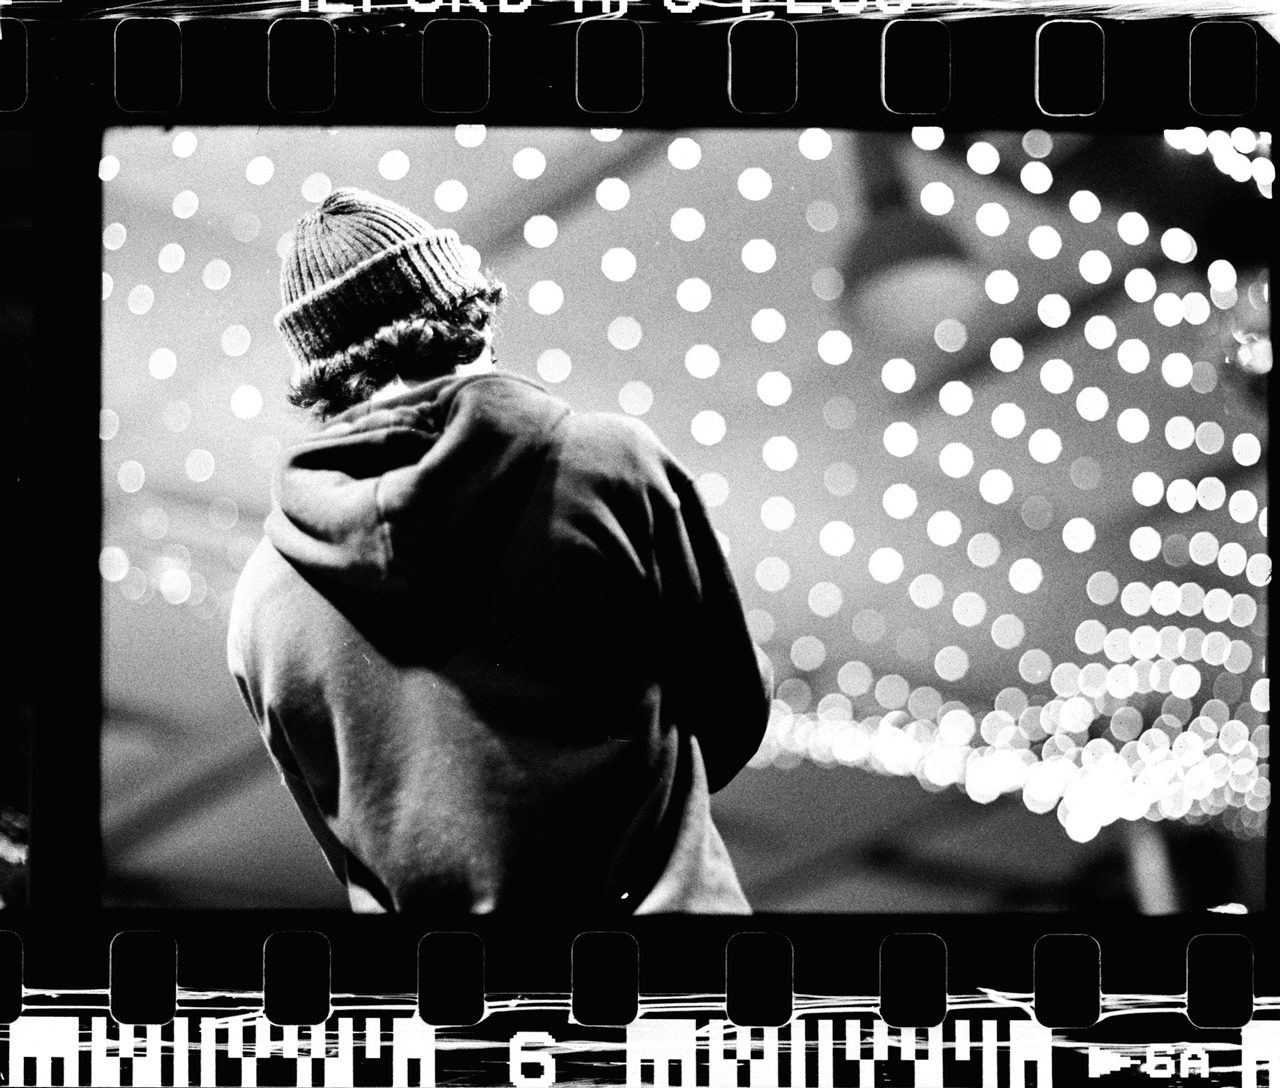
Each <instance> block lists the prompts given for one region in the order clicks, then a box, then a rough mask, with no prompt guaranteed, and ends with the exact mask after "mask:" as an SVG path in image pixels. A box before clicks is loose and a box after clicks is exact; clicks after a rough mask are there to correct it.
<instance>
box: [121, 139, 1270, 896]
mask: <svg viewBox="0 0 1280 1088" xmlns="http://www.w3.org/2000/svg"><path fill="white" fill-rule="evenodd" d="M100 177H101V179H102V183H103V207H104V211H103V228H104V229H103V237H102V241H103V276H102V295H103V302H102V306H103V353H104V354H103V365H102V411H101V417H100V437H101V440H102V443H103V445H102V450H103V455H102V466H103V495H104V527H103V541H102V545H103V547H102V551H101V557H100V568H101V573H102V579H103V581H102V591H103V608H102V617H103V624H104V631H103V634H104V673H103V688H104V700H105V706H106V720H105V721H104V766H103V814H102V815H103V835H104V846H105V854H106V872H105V874H104V877H105V895H106V902H107V904H108V905H113V906H124V905H142V906H166V907H173V906H191V907H237V906H242V907H274V906H280V907H284V906H317V907H341V906H343V905H344V898H343V896H342V895H340V887H339V885H338V883H337V882H336V881H335V880H334V879H333V878H332V877H331V876H330V874H329V873H328V871H327V869H326V868H325V866H324V863H323V861H322V859H321V855H320V852H319V849H318V848H317V847H316V846H315V845H314V844H313V842H312V840H311V837H310V835H309V834H308V832H307V831H306V829H305V827H304V826H303V823H302V821H301V819H300V817H298V816H297V814H296V813H295V811H294V809H293V807H292V804H291V802H290V800H289V798H288V795H287V794H286V792H285V790H284V789H283V788H282V787H281V785H280V783H279V781H278V779H277V777H276V775H275V772H274V770H273V768H272V767H271V765H270V762H269V760H268V758H267V756H266V754H265V751H264V750H263V748H262V745H261V742H260V741H259V739H258V736H257V733H256V730H255V729H254V726H253V724H252V722H251V720H250V718H249V716H248V714H247V712H246V711H245V710H244V708H243V707H242V706H241V704H240V702H239V698H238V695H237V693H236V690H235V687H234V685H233V683H232V682H231V680H230V678H229V677H228V675H227V673H226V668H225V664H224V649H223V644H224V636H225V625H226V619H227V611H228V607H229V603H230V599H231V593H232V589H233V586H234V584H235V579H236V577H237V575H238V573H239V570H240V568H241V566H242V565H243V563H244V561H245V560H246V558H247V557H248V554H249V552H250V551H251V550H252V549H253V547H254V545H255V544H256V542H257V539H258V537H259V534H260V531H261V523H262V520H263V518H264V516H265V514H266V511H267V509H268V503H269V487H270V475H271V469H272V466H273V463H274V462H275V460H276V459H277V457H278V456H279V454H280V452H281V451H282V450H283V449H284V448H285V447H286V446H287V445H289V444H290V443H291V442H293V441H295V440H297V439H299V438H300V437H302V436H303V435H305V434H306V433H307V431H308V429H309V426H310V425H309V424H308V423H307V422H306V421H305V420H304V419H302V418H300V417H299V416H298V415H297V414H296V413H295V412H294V411H293V410H292V409H289V408H288V406H287V405H286V404H285V403H284V400H283V394H284V390H285V385H286V381H287V378H288V375H289V372H290V367H291V363H290V360H289V358H288V355H287V352H286V350H285V348H284V347H283V345H282V343H281V342H280V341H279V339H278V337H277V335H276V333H275V331H274V329H273V326H272V317H273V315H274V313H275V311H276V310H277V308H278V291H277V270H278V266H279V253H280V251H281V250H280V247H281V243H282V240H283V238H284V237H285V236H286V235H287V231H288V230H289V228H290V226H291V224H292V223H293V222H294V221H295V220H296V218H297V217H298V216H299V215H300V214H302V213H303V212H305V211H306V210H307V209H308V208H310V207H312V206H314V204H315V203H317V202H319V201H320V200H322V199H323V198H324V197H325V195H326V194H327V193H328V192H329V191H330V190H331V188H333V187H334V186H337V185H360V186H363V187H365V188H369V189H373V190H375V191H377V192H379V193H382V194H384V195H386V196H389V197H391V198H393V199H396V200H399V201H401V202H403V203H405V204H407V205H409V206H410V207H412V208H414V209H415V210H417V211H418V212H419V213H420V214H422V215H424V216H425V217H426V218H428V219H430V220H431V221H432V222H433V223H434V224H436V225H441V226H449V227H453V228H455V229H457V230H458V231H459V233H460V234H461V236H462V238H463V240H464V242H466V243H468V245H469V246H470V247H472V249H471V254H470V255H471V257H472V258H473V259H474V260H475V261H476V262H478V263H482V264H483V265H485V266H487V267H490V268H492V269H493V270H494V272H495V273H496V274H497V275H498V276H499V277H500V278H501V279H502V280H504V281H505V282H506V283H507V285H508V286H509V288H510V289H511V299H510V301H509V302H508V304H507V306H506V308H505V310H504V312H503V314H502V316H501V321H500V325H499V334H498V340H497V345H496V351H497V356H498V359H499V363H500V365H502V366H504V367H506V368H508V369H510V370H512V371H514V372H517V373H520V374H523V375H526V376H528V377H531V378H533V379H535V380H537V381H539V382H541V383H542V384H544V385H545V386H546V387H548V388H549V389H550V390H552V391H553V392H555V393H556V394H558V395H562V396H563V397H565V398H566V399H567V400H568V401H570V402H571V403H572V404H573V405H574V406H575V407H577V408H579V409H604V410H609V411H615V412H625V413H628V414H631V415H633V416H638V417H640V418H642V419H644V420H645V421H646V422H647V423H648V424H649V425H650V426H651V427H652V428H653V429H654V431H655V432H656V433H657V434H658V436H659V437H660V438H661V439H662V441H663V442H664V443H665V444H666V445H667V446H668V447H669V448H670V449H671V450H672V451H673V452H674V453H675V455H676V456H677V457H678V458H679V459H680V460H681V461H682V462H683V463H684V464H685V466H686V467H687V468H688V469H689V471H690V472H691V473H692V474H693V475H694V476H695V478H696V479H697V480H698V484H699V488H700V490H701V492H702V494H703V496H704V497H705V499H706V501H707V503H708V505H709V507H710V508H711V511H712V516H713V518H714V520H715V523H716V525H717V526H718V528H719V531H720V536H721V541H722V544H723V546H724V548H725V550H726V552H727V554H728V556H729V560H730V563H731V565H732V567H733V569H734V571H735V574H736V577H737V580H738V584H739V587H740V589H741V592H742V596H743V599H744V605H745V607H746V609H747V615H748V620H749V622H750V626H751V630H752V633H753V635H754V637H755V638H756V640H757V642H758V643H759V644H760V645H761V647H762V648H763V649H764V650H765V651H766V652H767V653H768V654H769V656H770V657H771V659H772V661H773V664H774V668H775V671H776V677H777V698H776V700H775V703H774V708H773V713H772V718H771V722H770V727H769V733H768V736H767V737H766V740H765V742H764V744H763V746H762V747H761V750H760V752H759V753H758V755H757V756H756V758H755V759H754V760H753V762H752V764H751V766H750V767H748V768H747V769H746V770H745V771H744V772H743V773H742V774H741V775H740V776H739V777H738V779H737V780H736V781H735V782H734V783H733V784H732V785H731V786H730V787H729V788H727V789H726V790H724V791H723V792H722V793H721V794H719V795H718V796H717V797H716V798H715V799H714V811H715V815H716V819H717V822H718V823H719V825H720V827H721V829H722V831H723V833H724V835H725V838H726V840H727V842H728V844H729V848H730V851H731V853H732V854H733V856H734V858H735V860H736V862H737V864H738V867H739V871H740V875H741V876H742V879H743V884H744V886H745V888H746V891H747V893H748V896H749V897H750V898H751V900H752V902H753V904H754V906H755V907H756V908H757V909H758V910H762V911H807V912H820V911H832V912H839V911H896V912H907V911H995V910H1016V909H1029V910H1037V909H1064V908H1082V907H1101V908H1107V909H1114V910H1121V911H1145V912H1151V913H1160V912H1168V911H1173V910H1193V909H1202V908H1206V907H1211V906H1218V905H1223V904H1227V903H1233V904H1238V905H1239V906H1241V907H1243V908H1247V909H1258V908H1260V907H1261V905H1262V893H1263V879H1264V872H1263V853H1264V851H1263V835H1264V832H1265V827H1266V819H1267V810H1268V804H1269V800H1270V780H1269V769H1268V755H1269V746H1268V745H1269V741H1268V737H1269V727H1268V724H1267V723H1268V715H1269V709H1270V695H1269V685H1268V680H1267V667H1266V665H1267V661H1266V658H1267V645H1266V631H1267V595H1268V587H1269V584H1270V577H1271V563H1270V558H1269V556H1268V542H1267V503H1268V499H1267V478H1266V468H1265V466H1266V451H1267V441H1268V422H1267V421H1268V417H1267V405H1266V390H1267V382H1268V380H1269V371H1270V367H1271V341H1270V321H1269V302H1270V300H1269V284H1268V276H1267V272H1266V257H1265V250H1264V249H1263V239H1262V235H1263V233H1264V232H1263V231H1262V230H1261V229H1260V225H1261V222H1262V210H1263V209H1264V208H1266V207H1267V202H1268V201H1269V200H1270V198H1271V187H1272V182H1273V178H1274V168H1273V167H1272V163H1271V137H1270V134H1269V133H1256V132H1251V131H1247V130H1244V129H1237V130H1235V131H1232V132H1226V131H1218V132H1205V131H1202V130H1200V129H1187V130H1177V131H1171V132H1166V133H1151V134H1135V135H1100V136H1099V135H1074V134H1064V133H1053V134H1050V133H1047V132H1042V131H1031V132H1025V133H1024V132H1001V133H970V134H957V133H951V132H943V131H942V130H940V129H932V128H931V129H915V130H913V131H911V132H904V133H901V134H875V133H868V134H861V133H851V132H841V131H835V130H831V131H825V130H820V129H805V130H794V131H784V130H761V131H745V130H743V131H690V132H643V131H619V130H616V129H609V130H591V131H588V130H577V129H550V130H528V129H494V128H489V129H486V128H484V127H483V126H461V127H459V128H456V129H454V128H446V129H425V130H424V129H413V130H389V129H372V128H362V129H340V130H322V129H295V130H290V129H263V130H251V129H235V128H217V129H207V130H201V129H197V130H169V131H161V130H156V129H127V130H125V129H122V130H116V131H113V132H111V133H109V134H108V136H107V138H106V141H105V146H104V148H103V157H102V161H101V164H100ZM573 667H574V663H573V662H572V661H566V662H565V668H566V670H572V669H573Z"/></svg>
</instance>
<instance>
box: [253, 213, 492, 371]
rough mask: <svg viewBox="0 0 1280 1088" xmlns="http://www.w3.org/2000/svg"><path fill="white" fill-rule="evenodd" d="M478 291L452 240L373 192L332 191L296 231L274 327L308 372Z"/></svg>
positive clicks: (480, 284) (476, 278) (479, 283)
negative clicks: (384, 332) (388, 327)
mask: <svg viewBox="0 0 1280 1088" xmlns="http://www.w3.org/2000/svg"><path fill="white" fill-rule="evenodd" d="M486 283H487V281H486V280H485V279H484V277H483V276H481V275H480V274H479V273H478V272H473V271H472V270H471V269H470V268H469V267H468V266H467V262H466V259H465V258H464V257H463V254H462V247H461V244H460V242H459V240H458V235H457V233H456V232H454V231H452V230H438V229H436V228H435V227H433V226H432V225H431V224H430V223H428V222H427V221H426V220H425V219H423V218H422V217H421V216H418V215H415V214H414V213H413V212H411V211H409V210H408V209H407V208H402V207H401V206H400V205H399V204H395V203H392V202H391V201H390V200H384V199H383V198H382V197H380V196H375V195H374V194H373V193H368V192H365V191H363V190H361V189H335V190H334V191H333V192H332V193H331V194H330V195H329V196H328V197H326V198H325V199H324V201H323V202H322V203H321V204H320V205H319V207H317V208H315V209H314V210H313V211H310V212H308V213H307V214H306V215H304V216H303V217H302V218H301V219H300V220H299V221H298V224H297V226H295V227H294V230H293V237H292V240H291V242H290V244H289V249H288V252H287V253H286V254H285V257H284V262H283V264H282V266H281V269H280V296H281V299H282V300H283V302H284V308H283V309H282V310H281V311H280V312H279V313H278V314H277V315H276V328H278V329H279V330H280V334H281V336H283V337H284V339H285V342H286V343H287V344H288V345H289V350H290V351H292V352H293V354H294V356H295V358H296V359H297V361H298V364H299V366H302V367H306V366H307V365H308V364H311V363H315V362H318V361H319V360H322V359H327V358H329V357H331V356H334V355H337V354H338V353H339V352H342V351H346V350H347V349H349V348H351V347H353V346H355V345H356V344H359V343H361V342H363V341H365V340H368V339H370V338H371V337H373V336H374V335H375V334H376V333H377V332H378V330H379V329H381V328H383V327H384V326H386V325H390V324H391V323H393V322H395V321H398V320H403V319H406V318H413V317H419V316H422V315H426V314H431V313H432V312H439V311H444V310H448V309H451V308H452V307H454V306H456V305H457V304H458V303H460V302H462V301H463V300H465V299H468V298H470V297H472V296H473V295H476V294H478V293H479V292H480V291H481V290H483V289H484V287H485V286H486Z"/></svg>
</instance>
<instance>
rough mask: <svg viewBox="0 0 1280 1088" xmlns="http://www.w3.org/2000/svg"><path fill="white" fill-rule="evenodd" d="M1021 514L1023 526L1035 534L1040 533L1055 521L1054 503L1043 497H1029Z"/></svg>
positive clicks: (1023, 505)
mask: <svg viewBox="0 0 1280 1088" xmlns="http://www.w3.org/2000/svg"><path fill="white" fill-rule="evenodd" d="M1020 513H1021V515H1022V524H1023V525H1025V526H1026V527H1027V528H1028V529H1031V530H1032V531H1034V532H1039V531H1040V530H1041V529H1044V528H1046V527H1047V526H1048V524H1049V522H1050V521H1052V520H1053V503H1051V502H1050V501H1049V500H1048V499H1046V498H1045V497H1044V496H1043V495H1028V496H1027V498H1026V500H1025V501H1024V502H1023V504H1022V510H1021V511H1020Z"/></svg>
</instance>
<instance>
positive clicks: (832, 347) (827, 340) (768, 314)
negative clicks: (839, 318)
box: [751, 310, 853, 366]
mask: <svg viewBox="0 0 1280 1088" xmlns="http://www.w3.org/2000/svg"><path fill="white" fill-rule="evenodd" d="M757 320H758V321H759V322H760V324H761V326H762V329H761V331H763V332H765V333H766V335H764V336H761V335H760V332H757V331H756V323H757ZM778 323H780V324H781V327H782V328H783V329H785V328H786V322H785V321H783V319H782V315H781V314H780V313H778V311H777V310H761V311H760V312H759V313H757V314H756V316H755V317H754V318H752V320H751V331H752V332H753V333H755V334H756V337H757V338H758V339H760V340H764V341H765V342H766V343H772V342H773V341H774V340H776V339H778V337H779V336H781V335H782V334H781V332H779V333H778V335H777V336H774V335H773V333H774V331H776V330H775V329H774V328H773V326H775V325H777V324H778ZM852 355H853V341H852V340H850V339H849V334H848V333H846V332H844V331H843V330H842V329H828V330H827V331H826V332H824V333H823V334H822V335H821V336H820V337H818V358H820V359H821V360H822V361H823V362H824V363H827V364H829V365H830V366H840V365H842V364H844V363H847V362H848V361H849V359H850V357H852Z"/></svg>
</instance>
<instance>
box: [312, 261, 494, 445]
mask: <svg viewBox="0 0 1280 1088" xmlns="http://www.w3.org/2000/svg"><path fill="white" fill-rule="evenodd" d="M485 279H486V280H487V281H488V284H487V286H486V287H485V288H484V289H482V290H481V291H480V292H479V293H478V294H475V295H472V296H471V297H469V298H466V299H463V300H462V301H461V302H460V303H458V305H457V306H455V307H454V308H453V309H451V310H446V311H443V312H441V311H434V312H432V313H430V314H419V315H417V316H415V317H407V318H402V319H400V320H398V321H393V322H392V323H391V324H389V325H384V326H383V327H382V328H381V329H379V330H378V331H377V332H376V333H375V334H374V335H373V336H371V337H369V338H368V339H367V340H364V341H361V342H360V343H358V344H353V345H352V346H351V347H349V348H347V349H346V350H345V351H340V352H338V353H337V354H336V355H331V356H329V357H328V358H327V359H316V360H312V361H310V362H308V363H307V364H306V365H305V366H302V367H299V369H298V371H297V372H296V373H295V374H294V377H293V380H292V381H291V382H290V385H289V403H290V404H292V405H294V406H295V407H297V408H302V409H304V410H305V411H307V412H310V413H311V414H312V415H313V416H315V417H316V418H318V419H320V420H327V419H331V418H332V417H333V416H336V415H338V414H339V413H341V412H345V411H346V410H347V409H348V408H352V407H354V406H355V405H357V404H361V403H363V402H364V401H366V400H368V399H369V398H370V397H371V396H373V394H374V393H375V392H377V391H378V390H379V389H381V388H382V387H383V386H384V385H386V384H387V383H388V382H392V381H394V380H395V379H397V378H401V379H403V380H405V381H426V380H428V379H430V378H439V377H443V376H444V375H446V374H448V373H450V372H451V371H452V370H453V369H454V367H457V366H460V365H462V364H463V363H469V362H471V361H472V360H473V359H475V358H477V357H478V356H479V355H480V354H481V352H483V351H484V349H485V348H487V347H489V346H490V345H491V344H492V343H493V333H494V317H495V315H496V314H497V311H498V306H499V305H500V304H501V303H502V300H503V299H505V298H506V297H507V289H506V286H505V285H504V284H502V283H500V282H499V281H497V280H495V279H494V278H493V277H492V276H490V275H487V274H486V276H485Z"/></svg>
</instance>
